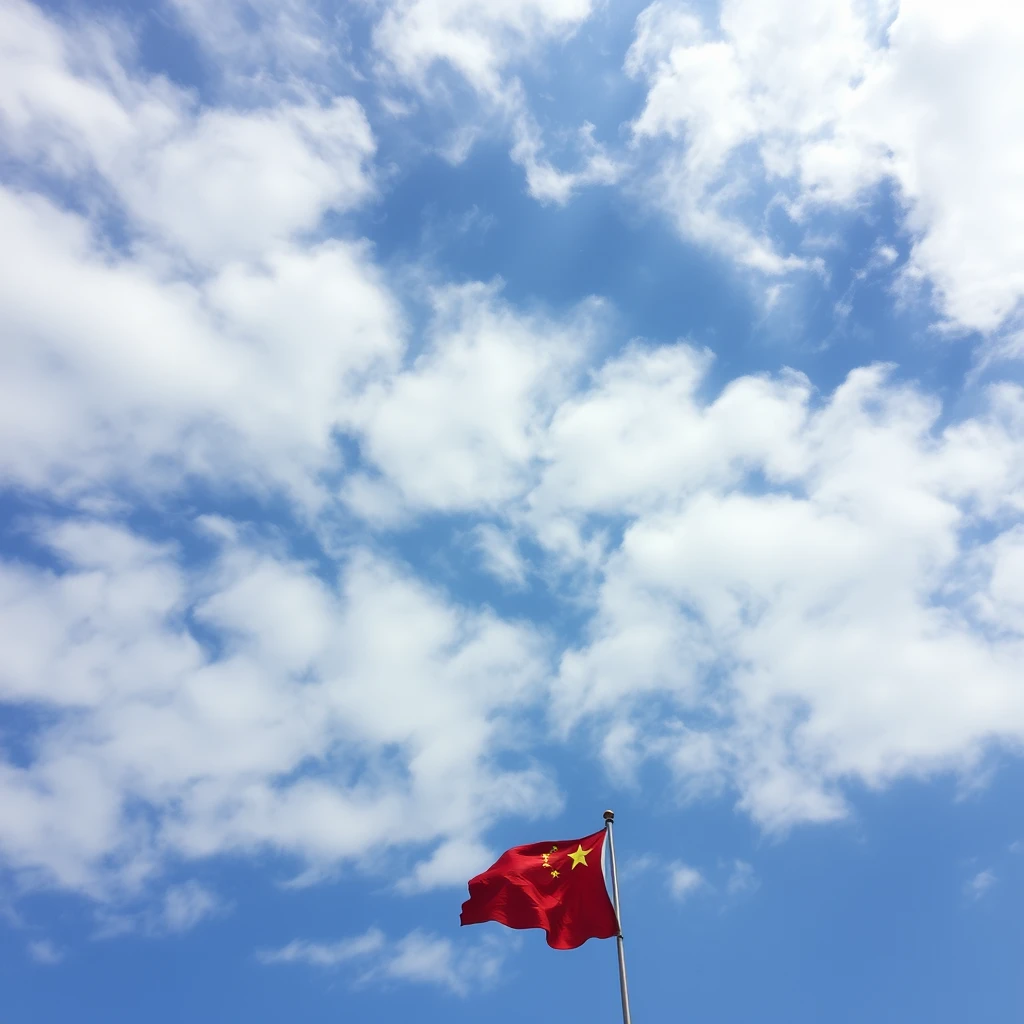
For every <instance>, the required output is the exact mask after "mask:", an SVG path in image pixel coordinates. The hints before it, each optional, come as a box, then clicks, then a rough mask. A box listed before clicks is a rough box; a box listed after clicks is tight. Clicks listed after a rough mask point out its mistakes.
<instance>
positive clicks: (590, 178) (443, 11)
mask: <svg viewBox="0 0 1024 1024" xmlns="http://www.w3.org/2000/svg"><path fill="white" fill-rule="evenodd" d="M593 9H594V4H593V2H592V0H547V2H539V0H511V2H506V3H501V4H493V3H487V2H484V0H444V2H442V3H435V2H432V0H396V2H393V3H391V4H390V5H388V6H387V7H386V8H385V9H384V13H383V15H382V16H381V18H380V20H379V21H378V22H377V23H376V25H375V26H374V29H373V41H374V46H375V48H376V51H377V53H378V54H379V55H380V57H381V68H379V69H378V71H380V72H383V74H384V76H385V80H387V78H388V77H389V76H394V77H396V78H397V79H398V80H399V81H403V82H405V83H406V84H408V85H409V86H411V87H412V88H414V89H415V90H416V91H417V92H418V93H419V94H420V96H421V97H423V98H425V99H426V100H427V101H428V102H430V103H434V104H437V103H443V104H445V105H450V104H452V102H453V97H452V95H451V90H450V89H449V88H447V79H446V77H445V76H444V75H441V74H440V73H439V72H440V71H441V69H447V70H449V71H453V72H455V74H456V75H457V76H458V79H459V80H461V81H462V82H464V83H465V84H466V85H468V86H469V88H470V90H471V92H472V94H473V97H474V101H475V103H476V104H478V105H479V110H477V111H476V112H475V113H476V117H477V119H478V121H479V124H477V123H476V122H475V121H473V120H472V117H473V114H468V115H467V114H466V113H462V115H461V116H460V117H459V128H458V129H457V130H456V133H455V136H454V139H453V142H452V143H451V145H450V146H449V147H448V150H449V158H450V159H452V160H453V161H455V162H460V161H461V160H463V159H465V157H466V154H467V152H468V148H469V147H470V146H471V145H472V144H473V142H474V141H475V139H476V138H477V137H478V136H479V135H482V134H485V133H488V132H493V131H494V129H495V124H497V125H498V126H499V127H500V129H502V130H504V132H505V133H506V134H507V135H509V136H510V137H511V140H512V148H511V151H510V156H511V158H512V160H513V162H514V163H517V164H519V165H520V166H521V167H522V168H523V171H524V172H525V174H526V184H527V190H528V191H529V193H530V195H532V196H533V197H534V198H535V199H537V200H538V201H539V202H542V203H555V204H557V205H564V204H565V203H567V202H568V201H569V199H570V198H571V197H572V195H573V194H574V193H575V192H576V191H578V190H579V189H581V188H586V187H588V186H590V185H612V184H615V183H616V182H617V181H618V180H619V179H620V178H621V177H622V175H623V172H624V168H623V166H622V164H621V161H619V160H617V159H616V158H614V157H613V156H611V155H610V154H609V152H608V151H607V149H606V148H605V147H604V146H603V145H602V144H601V143H600V142H598V141H597V140H596V139H595V137H594V131H595V129H594V125H592V124H590V123H589V122H584V123H583V124H582V125H581V126H580V127H579V129H578V130H577V131H576V132H575V133H574V138H573V142H574V145H570V146H569V149H570V150H573V149H574V150H575V153H574V154H571V155H570V158H571V159H575V160H576V162H577V164H578V167H577V169H575V170H569V171H566V170H559V169H558V168H556V167H555V166H554V164H553V163H552V162H551V160H550V159H548V158H547V157H546V156H545V155H544V151H545V142H544V139H543V133H542V131H541V127H540V125H539V124H538V122H537V119H536V118H535V117H534V115H533V114H532V113H531V110H530V103H529V100H528V98H527V95H526V91H525V89H524V88H523V85H522V82H521V81H520V79H519V78H518V77H516V76H515V75H514V74H513V69H514V68H515V67H516V66H517V65H518V64H520V63H525V62H527V61H529V60H531V59H534V60H535V59H536V57H537V56H538V55H539V54H540V53H542V52H543V51H544V50H545V49H546V48H547V47H550V46H551V45H553V44H557V43H559V42H564V41H565V40H567V39H568V38H569V37H570V36H571V35H572V34H573V33H574V32H575V31H576V30H577V29H578V28H579V26H581V25H582V24H584V23H585V22H586V20H587V19H588V18H589V17H590V15H591V13H592V11H593ZM470 109H471V110H472V109H473V108H472V107H471V108H470Z"/></svg>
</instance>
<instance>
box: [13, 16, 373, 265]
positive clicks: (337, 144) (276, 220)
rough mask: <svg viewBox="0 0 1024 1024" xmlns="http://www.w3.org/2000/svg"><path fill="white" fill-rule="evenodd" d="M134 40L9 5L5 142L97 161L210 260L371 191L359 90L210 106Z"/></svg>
mask: <svg viewBox="0 0 1024 1024" xmlns="http://www.w3.org/2000/svg"><path fill="white" fill-rule="evenodd" d="M127 49H128V48H127V47H126V46H125V45H124V44H122V43H121V41H120V40H119V38H118V37H116V36H114V35H104V34H103V32H102V29H100V28H98V27H96V28H93V29H90V30H84V29H76V28H70V27H69V28H64V27H62V26H60V25H59V24H58V23H57V22H55V21H51V20H49V19H48V18H46V17H45V16H44V15H43V14H42V13H41V12H40V11H39V10H38V9H37V8H35V7H33V6H31V5H30V4H28V3H24V2H22V0H16V2H15V3H13V4H12V5H9V6H8V7H7V8H5V12H4V15H3V17H2V18H0V55H2V56H3V61H4V66H5V69H6V72H5V73H6V75H7V81H6V83H5V85H6V87H5V88H4V89H3V90H2V92H3V99H2V100H0V123H2V124H3V126H4V128H5V138H4V147H5V148H6V149H7V150H9V151H10V152H12V153H13V154H14V155H15V156H17V157H18V158H20V159H24V160H33V161H36V162H40V163H42V164H43V165H44V166H46V167H47V168H48V169H49V170H51V171H53V172H56V173H58V174H60V175H61V176H63V177H66V178H67V179H69V180H71V181H80V180H82V179H83V178H84V177H85V176H87V175H89V174H90V173H97V174H99V175H100V176H102V178H103V180H104V182H105V184H106V185H107V186H108V187H109V188H110V189H111V190H112V192H113V198H115V199H116V201H117V205H118V206H119V207H120V210H119V211H118V212H121V211H123V212H125V213H127V214H128V215H129V217H130V218H132V220H131V222H130V223H131V228H132V229H133V230H134V231H135V232H138V233H139V234H141V236H142V238H143V239H144V240H145V241H147V242H149V243H150V244H153V245H157V246H159V247H162V248H167V249H170V250H171V252H172V253H174V254H176V255H181V256H184V257H185V258H186V259H188V260H190V261H195V262H197V263H199V264H200V265H202V266H210V265H219V264H222V263H224V262H225V261H227V260H230V259H236V258H245V257H248V258H252V257H253V256H255V255H259V254H260V253H262V252H263V251H264V250H265V249H266V248H267V247H268V246H269V245H271V244H272V243H275V242H284V241H288V240H290V239H292V238H294V237H295V236H296V235H297V234H299V233H302V232H307V231H309V230H311V229H313V228H315V227H316V225H317V223H318V222H319V220H320V218H321V216H322V215H323V214H324V213H325V212H326V211H327V210H337V211H344V210H347V209H351V208H352V207H354V206H356V205H359V204H360V203H362V202H363V201H364V200H366V199H367V198H368V197H369V196H370V195H371V194H372V191H373V185H372V181H371V178H370V176H369V173H368V169H367V166H366V162H367V160H368V159H369V158H370V157H371V156H372V155H373V152H374V140H373V136H372V134H371V132H370V128H369V124H368V123H367V120H366V117H365V115H364V114H363V111H362V108H361V107H360V105H359V104H358V103H357V102H356V101H355V100H354V99H351V98H349V97H344V96H341V97H336V98H335V99H333V100H332V101H331V102H329V103H325V104H319V103H315V102H311V101H306V102H299V103H295V102H292V103H289V102H278V103H276V104H275V105H273V106H270V107H264V108H257V109H251V110H248V111H245V112H240V111H235V110H231V109H203V108H201V107H199V106H198V105H197V104H196V102H195V99H194V97H193V95H192V94H191V93H190V92H188V91H186V90H184V89H181V88H179V87H177V86H174V85H171V84H170V83H169V82H168V81H167V80H166V79H163V78H151V77H147V76H146V75H145V74H144V73H142V72H141V71H138V70H137V69H135V68H134V67H133V58H132V54H131V53H130V51H129V52H125V51H126V50H127ZM243 168H244V173H239V172H240V170H241V169H243ZM94 196H95V198H97V199H99V198H101V193H100V192H99V191H98V190H94ZM115 209H116V207H115Z"/></svg>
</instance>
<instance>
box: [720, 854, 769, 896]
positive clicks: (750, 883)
mask: <svg viewBox="0 0 1024 1024" xmlns="http://www.w3.org/2000/svg"><path fill="white" fill-rule="evenodd" d="M760 885H761V882H760V881H759V880H758V877H757V875H756V874H754V867H753V865H752V864H748V863H747V862H746V861H745V860H735V861H733V864H732V871H731V872H730V874H729V881H728V882H726V883H725V891H726V892H727V893H728V894H729V895H730V896H738V895H740V894H741V893H745V892H754V891H755V890H756V889H758V888H759V887H760Z"/></svg>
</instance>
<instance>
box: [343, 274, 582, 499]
mask: <svg viewBox="0 0 1024 1024" xmlns="http://www.w3.org/2000/svg"><path fill="white" fill-rule="evenodd" d="M600 310H601V306H600V304H599V303H597V302H596V301H594V302H592V303H587V304H584V305H583V306H582V307H581V308H580V309H579V310H578V311H577V312H576V314H575V315H574V316H572V317H571V318H569V319H568V320H567V321H564V322H559V321H553V320H550V319H548V318H545V317H542V316H532V317H531V316H525V315H523V314H521V313H519V312H518V311H516V310H513V309H511V308H510V307H509V306H508V305H507V304H506V303H504V302H503V301H501V299H500V296H499V294H498V290H497V288H496V287H493V286H487V285H482V284H471V285H464V286H458V287H455V286H452V287H448V288H446V289H442V290H438V291H436V292H435V293H434V318H433V323H432V326H431V329H430V338H429V340H430V343H429V345H428V346H427V348H426V349H425V351H424V352H423V353H422V354H421V355H420V356H419V357H418V358H417V359H416V361H415V362H414V363H413V365H412V366H411V367H409V368H408V369H407V370H405V371H403V372H402V373H399V374H397V375H395V376H394V377H393V379H392V380H391V381H390V382H389V383H387V384H386V385H384V386H382V387H380V388H379V389H371V390H370V391H368V392H367V393H366V395H365V396H364V398H363V401H362V403H361V409H360V411H359V413H358V417H357V421H358V426H359V428H360V429H361V431H362V434H363V438H364V441H363V445H364V454H365V455H366V457H367V458H369V459H370V460H372V462H373V463H374V464H375V465H376V466H377V467H379V468H380V470H381V471H382V472H383V473H384V474H385V475H386V477H387V479H388V480H389V481H390V483H391V484H393V485H394V486H395V487H397V488H398V490H399V491H400V492H401V494H402V497H403V499H404V502H405V503H406V504H407V505H408V506H410V507H411V508H418V509H424V508H425V509H445V510H453V509H460V508H481V507H497V506H498V505H500V504H501V503H503V502H507V501H509V500H510V499H513V498H515V497H516V496H517V495H519V494H521V493H522V492H523V491H524V489H525V487H526V485H527V483H528V481H529V479H530V474H531V471H532V464H533V462H534V460H535V459H536V457H537V454H538V448H539V445H540V444H541V440H542V437H543V432H544V429H545V426H546V423H547V418H548V417H549V416H550V414H551V410H552V408H553V407H554V405H555V403H556V402H557V401H558V400H559V399H560V398H561V397H562V396H564V395H565V394H567V393H568V392H569V391H570V390H571V386H572V384H573V383H574V381H573V378H574V376H575V374H576V373H577V372H578V367H579V365H580V363H581V362H582V361H583V359H584V358H585V356H586V354H587V350H588V349H589V348H590V347H591V345H592V341H593V338H594V337H595V334H596V324H595V321H596V319H597V315H598V314H599V312H600ZM359 479H360V478H356V480H359ZM348 486H349V487H352V486H353V484H352V483H350V484H349V485H348ZM355 486H358V484H356V485H355Z"/></svg>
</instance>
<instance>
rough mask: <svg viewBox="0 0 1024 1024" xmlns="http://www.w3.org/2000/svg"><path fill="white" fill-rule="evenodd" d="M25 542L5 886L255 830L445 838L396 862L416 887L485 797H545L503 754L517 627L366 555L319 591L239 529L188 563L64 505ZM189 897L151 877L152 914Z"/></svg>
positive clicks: (339, 850) (332, 839) (86, 884)
mask: <svg viewBox="0 0 1024 1024" xmlns="http://www.w3.org/2000/svg"><path fill="white" fill-rule="evenodd" d="M37 540H38V542H39V543H41V544H43V545H45V546H46V547H48V548H49V549H50V550H51V551H52V552H53V553H54V554H56V555H57V556H59V558H60V559H61V561H62V562H63V567H62V569H61V570H60V571H56V572H51V571H46V570H42V569H38V568H30V567H28V566H25V565H18V564H14V563H10V562H8V563H4V565H3V567H2V571H0V581H2V583H0V593H2V594H3V595H4V601H5V603H4V615H3V616H0V621H4V622H9V623H11V626H12V628H15V627H17V628H19V629H20V634H19V635H13V634H12V635H10V636H8V637H6V638H5V639H6V641H7V642H8V643H9V657H7V658H5V662H4V666H3V669H2V670H0V690H2V692H3V693H4V694H5V696H6V697H7V699H11V698H12V697H13V698H14V699H16V700H18V701H31V702H32V703H33V704H35V705H36V706H39V707H45V708H47V709H48V711H49V713H50V714H49V717H48V719H47V721H48V723H49V724H46V725H43V726H42V727H41V728H40V729H39V731H38V732H37V733H36V735H35V736H34V737H33V740H32V751H33V754H32V758H31V760H30V762H29V763H27V764H24V765H15V764H11V763H7V762H0V812H2V817H3V819H4V821H5V822H8V823H9V825H8V827H7V828H5V829H4V831H3V833H2V834H0V856H2V857H3V859H4V861H5V862H6V864H7V865H8V866H9V867H10V868H12V869H14V870H15V871H16V872H18V873H19V875H20V877H21V879H22V881H23V883H24V884H47V885H59V886H62V887H65V888H71V889H77V890H81V891H84V892H88V893H91V894H93V895H96V896H99V897H103V898H112V897H120V896H122V895H131V894H132V893H135V892H137V891H138V890H139V889H140V887H141V886H143V885H144V884H145V883H146V881H147V879H149V878H151V877H152V876H153V874H154V873H155V871H156V870H157V869H158V867H159V865H160V863H161V861H162V859H163V858H164V857H166V856H169V855H174V854H179V855H184V856H186V857H192V858H194V857H202V856H210V855H213V854H216V853H218V852H227V851H236V852H245V851H253V850H258V849H264V848H273V849H276V850H279V851H282V852H285V853H289V854H292V855H294V856H295V857H297V858H298V859H299V860H300V861H302V862H305V863H306V864H308V865H310V866H312V867H318V866H320V867H330V866H332V865H335V864H337V863H338V862H340V861H342V860H349V861H355V862H359V860H360V858H361V857H362V855H363V854H364V853H365V852H366V851H367V850H369V849H371V848H372V849H376V850H378V851H380V850H384V849H388V848H394V847H401V846H410V845H411V846H412V847H414V848H415V847H422V846H424V845H427V844H436V843H438V842H440V843H441V844H442V845H441V848H440V850H438V851H437V852H435V854H434V857H433V859H432V860H430V861H429V863H428V864H427V865H425V866H424V867H423V868H422V869H421V870H418V871H417V872H416V873H415V874H414V876H413V877H414V878H415V879H416V884H417V886H418V887H419V888H425V887H428V886H430V885H436V884H446V883H450V882H451V881H452V872H453V871H455V870H456V868H459V867H461V865H460V861H459V857H458V856H457V854H458V853H459V849H458V847H455V846H452V847H447V848H446V847H445V846H444V845H443V843H444V841H445V840H446V839H455V840H458V841H459V842H460V843H463V844H465V850H472V851H473V852H474V853H475V852H476V850H477V847H475V846H474V839H475V837H476V836H478V835H480V834H481V833H482V832H483V831H484V830H485V829H486V828H487V827H488V825H489V823H491V822H492V821H494V820H495V819H496V818H497V817H500V816H503V815H505V814H509V813H512V814H515V813H521V814H526V815H534V814H539V813H544V812H546V811H550V810H552V809H553V808H554V807H556V806H557V799H558V798H557V796H556V795H555V793H554V792H553V788H552V784H551V780H550V779H549V778H548V777H546V776H545V775H544V774H542V773H541V772H540V771H539V770H537V769H536V768H534V767H532V765H531V764H530V763H529V762H528V761H525V760H522V761H520V762H519V767H515V766H514V765H515V762H516V761H517V757H516V746H517V744H518V742H519V741H518V740H517V739H516V733H515V730H514V729H511V728H508V727H507V726H506V725H504V724H503V723H508V722H511V721H512V720H513V719H514V717H515V715H516V714H517V709H518V708H519V707H520V706H522V705H523V704H531V703H533V702H535V700H536V699H537V698H538V697H539V695H540V693H541V691H540V689H539V687H540V684H541V681H542V680H543V678H544V673H545V670H546V665H547V661H546V656H545V655H546V652H545V648H544V645H543V643H542V642H541V640H540V639H539V638H538V637H537V635H536V634H535V633H534V632H533V631H532V630H531V629H529V628H527V627H525V626H518V625H513V624H508V623H504V622H501V621H499V620H498V619H497V618H495V617H494V616H493V615H492V614H490V613H488V612H486V611H479V612H478V611H468V610H463V609H460V608H458V607H457V606H454V605H452V604H450V603H448V602H447V601H446V600H445V599H444V598H443V597H442V596H441V595H440V594H436V593H434V592H432V591H430V590H428V589H427V588H425V587H424V586H423V585H422V584H420V583H418V582H416V581H414V580H413V579H411V578H409V577H408V576H407V575H405V574H403V573H402V572H401V571H400V570H398V569H397V568H396V567H395V566H392V565H389V564H387V563H385V562H382V561H380V560H379V559H375V558H372V557H371V556H369V555H368V554H365V553H358V552H356V553H354V554H353V555H352V556H351V558H350V560H349V562H348V564H347V566H346V567H345V569H344V571H343V575H342V581H341V585H340V588H339V589H335V588H334V587H333V586H331V585H327V584H325V583H323V582H322V581H321V580H319V579H318V578H317V577H316V576H314V575H312V574H311V573H310V572H309V571H308V568H307V567H305V566H302V565H299V564H297V563H294V562H289V561H287V560H285V559H283V558H280V557H277V556H275V555H274V554H273V553H272V552H269V551H267V550H264V549H262V548H260V547H259V546H255V547H254V546H251V545H246V544H244V543H242V542H240V541H237V542H232V541H230V540H225V541H224V542H223V545H224V546H223V549H222V551H221V554H220V556H219V557H217V558H216V559H215V560H214V561H213V562H212V563H210V564H209V565H206V566H201V567H197V568H195V569H191V570H187V569H185V568H183V567H182V566H181V565H180V564H179V563H178V562H177V560H176V558H175V553H174V551H173V549H170V548H166V547H161V546H158V545H153V544H151V543H149V542H145V541H142V540H140V539H139V538H138V537H135V536H133V535H132V534H130V533H129V532H128V531H126V530H124V529H122V528H119V527H111V526H107V525H103V524H96V523H89V522H80V523H69V522H66V523H64V524H62V525H60V526H59V527H52V528H47V529H45V530H43V531H41V532H40V533H39V535H38V537H37ZM17 609H23V610H24V614H21V613H19V615H18V616H8V615H7V612H8V611H12V612H13V611H14V610H17ZM188 617H191V619H192V620H194V621H195V622H197V623H199V624H201V628H202V629H203V630H204V631H208V633H209V634H210V635H212V636H215V637H216V638H217V650H218V652H217V653H214V652H212V651H209V650H206V649H204V648H203V646H201V645H200V643H199V642H197V641H196V640H195V639H194V638H193V637H192V635H191V634H190V631H189V628H188V626H187V621H188ZM395 636H402V638H403V642H402V644H401V645H396V644H395V643H394V637H395ZM65 709H67V711H66V712H65ZM502 751H504V755H502V754H501V752H502ZM498 756H505V757H507V758H511V760H508V761H506V765H505V766H504V767H500V768H499V767H498V765H497V763H496V762H495V761H494V760H493V759H494V758H495V757H498ZM300 767H302V768H304V771H303V772H302V774H301V775H299V776H297V777H296V776H295V773H296V771H297V770H298V769H299V768H300ZM289 777H291V778H290V781H282V780H288V779H289ZM132 806H144V807H145V808H147V810H146V813H145V814H144V815H141V816H140V815H137V814H134V813H133V812H132V811H131V807H132ZM445 850H447V853H446V852H445ZM465 850H463V851H462V852H465ZM460 880H464V879H460ZM207 896H209V894H205V895H204V892H201V891H200V890H198V889H194V888H190V889H188V890H187V891H185V890H183V891H181V892H179V893H177V894H176V895H173V896H172V897H170V899H171V903H169V904H168V905H167V907H166V908H165V910H166V912H167V914H166V915H165V916H167V915H170V916H168V917H167V921H168V924H169V925H170V926H171V927H175V926H178V925H181V924H183V923H184V922H185V920H186V919H187V918H190V916H192V915H194V913H195V912H196V910H197V909H199V910H201V911H202V912H203V913H205V912H206V911H207V910H209V909H211V908H210V904H209V900H208V899H207V898H206V897H207ZM200 903H201V904H202V906H200V905H199V904H200Z"/></svg>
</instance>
